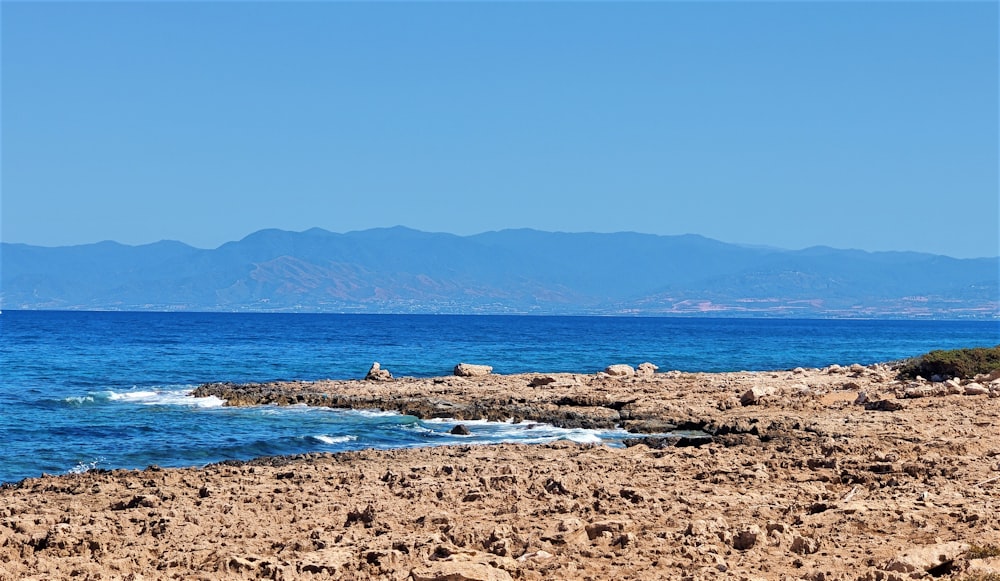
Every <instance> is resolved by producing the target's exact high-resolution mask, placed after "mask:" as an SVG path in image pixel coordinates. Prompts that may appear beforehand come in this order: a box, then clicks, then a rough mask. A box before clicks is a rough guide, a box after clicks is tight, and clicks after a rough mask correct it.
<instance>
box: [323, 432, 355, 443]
mask: <svg viewBox="0 0 1000 581" xmlns="http://www.w3.org/2000/svg"><path fill="white" fill-rule="evenodd" d="M311 437H312V438H313V439H314V440H318V441H320V442H323V443H324V444H343V443H344V442H353V441H354V440H357V439H358V437H357V436H352V435H349V434H348V435H346V436H327V435H326V434H320V435H318V436H311Z"/></svg>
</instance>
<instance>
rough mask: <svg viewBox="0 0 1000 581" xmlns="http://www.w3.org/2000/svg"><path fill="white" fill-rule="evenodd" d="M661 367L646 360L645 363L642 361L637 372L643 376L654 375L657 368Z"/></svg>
mask: <svg viewBox="0 0 1000 581" xmlns="http://www.w3.org/2000/svg"><path fill="white" fill-rule="evenodd" d="M657 369H659V367H657V366H656V365H654V364H652V363H650V362H649V361H646V362H645V363H640V364H639V368H638V370H637V373H638V374H639V375H641V376H643V377H652V375H653V374H654V373H656V370H657Z"/></svg>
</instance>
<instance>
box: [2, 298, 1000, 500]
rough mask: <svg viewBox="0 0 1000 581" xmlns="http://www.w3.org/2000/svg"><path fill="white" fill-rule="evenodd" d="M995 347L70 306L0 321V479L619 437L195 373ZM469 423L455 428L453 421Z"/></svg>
mask: <svg viewBox="0 0 1000 581" xmlns="http://www.w3.org/2000/svg"><path fill="white" fill-rule="evenodd" d="M997 344H1000V321H884V320H877V321H857V320H788V319H780V320H777V319H775V320H772V319H691V318H610V317H520V316H458V315H455V316H452V315H323V314H219V313H87V312H45V311H6V312H4V313H3V314H2V315H0V482H5V481H13V480H19V479H21V478H25V477H30V476H38V475H39V474H41V473H43V472H46V473H65V472H68V471H72V470H83V469H86V468H89V467H100V468H141V467H145V466H147V465H149V464H158V465H161V466H193V465H203V464H207V463H210V462H216V461H220V460H225V459H249V458H252V457H255V456H261V455H271V454H291V453H300V452H307V451H339V450H349V449H357V448H364V447H399V446H421V445H436V444H445V443H453V442H462V443H470V442H492V441H499V440H519V441H531V442H537V441H548V440H553V439H558V438H570V439H576V440H583V441H600V440H606V441H611V442H614V441H615V440H617V439H619V438H620V437H621V436H622V434H621V433H620V432H616V431H611V432H588V431H583V430H559V429H555V428H545V427H541V428H535V429H531V430H528V429H526V427H525V426H518V425H512V424H487V423H485V422H481V423H477V424H476V425H474V426H473V436H467V437H461V436H452V435H450V434H448V433H447V432H448V430H449V429H450V428H451V427H452V426H453V425H454V423H453V422H433V421H432V422H425V421H418V420H417V419H416V418H412V417H408V416H400V415H394V414H382V413H370V412H369V413H364V412H352V411H338V410H328V409H307V408H277V407H258V408H248V409H247V408H225V407H222V406H220V405H218V404H219V402H217V401H213V400H210V399H209V400H197V399H194V398H190V397H187V396H186V393H187V392H188V391H190V389H192V388H193V387H194V386H196V385H197V384H199V383H203V382H210V381H237V382H242V381H263V380H269V379H306V380H308V379H321V378H337V379H345V378H359V377H362V376H363V375H364V373H365V372H366V371H367V370H368V367H369V366H370V365H371V363H372V362H373V361H379V362H381V363H382V366H383V367H385V368H387V369H389V370H390V371H391V372H392V373H393V374H394V375H396V376H402V375H412V376H433V375H446V374H449V373H450V372H451V369H452V367H454V365H455V364H456V363H459V362H462V361H464V362H470V363H485V364H489V365H492V366H493V367H494V370H495V371H496V372H498V373H515V372H528V371H551V372H556V371H568V372H582V373H592V372H595V371H598V370H600V369H603V368H604V367H605V366H607V365H608V364H611V363H631V364H633V365H636V364H638V363H640V362H642V361H652V362H653V363H656V364H657V365H658V366H659V367H660V369H661V371H665V370H668V369H680V370H684V371H734V370H766V369H788V368H792V367H797V366H803V367H822V366H826V365H829V364H832V363H839V364H842V365H846V364H850V363H863V364H867V363H873V362H878V361H886V360H894V359H901V358H904V357H909V356H913V355H918V354H920V353H924V352H926V351H930V350H932V349H952V348H960V347H975V346H992V345H997ZM463 423H466V424H469V422H463Z"/></svg>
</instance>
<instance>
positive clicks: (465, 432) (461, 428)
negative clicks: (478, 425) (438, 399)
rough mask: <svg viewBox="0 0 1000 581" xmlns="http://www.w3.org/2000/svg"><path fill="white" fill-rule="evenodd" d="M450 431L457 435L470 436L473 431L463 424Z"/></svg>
mask: <svg viewBox="0 0 1000 581" xmlns="http://www.w3.org/2000/svg"><path fill="white" fill-rule="evenodd" d="M449 433H450V434H452V435H455V436H468V435H470V434H472V432H470V431H469V428H467V427H465V426H464V425H463V424H458V425H457V426H455V427H454V428H452V429H451V431H450V432H449Z"/></svg>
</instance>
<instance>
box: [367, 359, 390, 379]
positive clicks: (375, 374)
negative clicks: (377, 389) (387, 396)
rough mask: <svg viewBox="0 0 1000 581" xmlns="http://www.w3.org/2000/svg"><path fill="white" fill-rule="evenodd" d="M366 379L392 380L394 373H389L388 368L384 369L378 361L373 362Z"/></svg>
mask: <svg viewBox="0 0 1000 581" xmlns="http://www.w3.org/2000/svg"><path fill="white" fill-rule="evenodd" d="M365 379H366V380H367V381H390V380H392V374H391V373H389V370H388V369H382V366H381V365H379V362H378V361H376V362H375V363H372V366H371V369H369V370H368V374H367V375H365Z"/></svg>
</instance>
